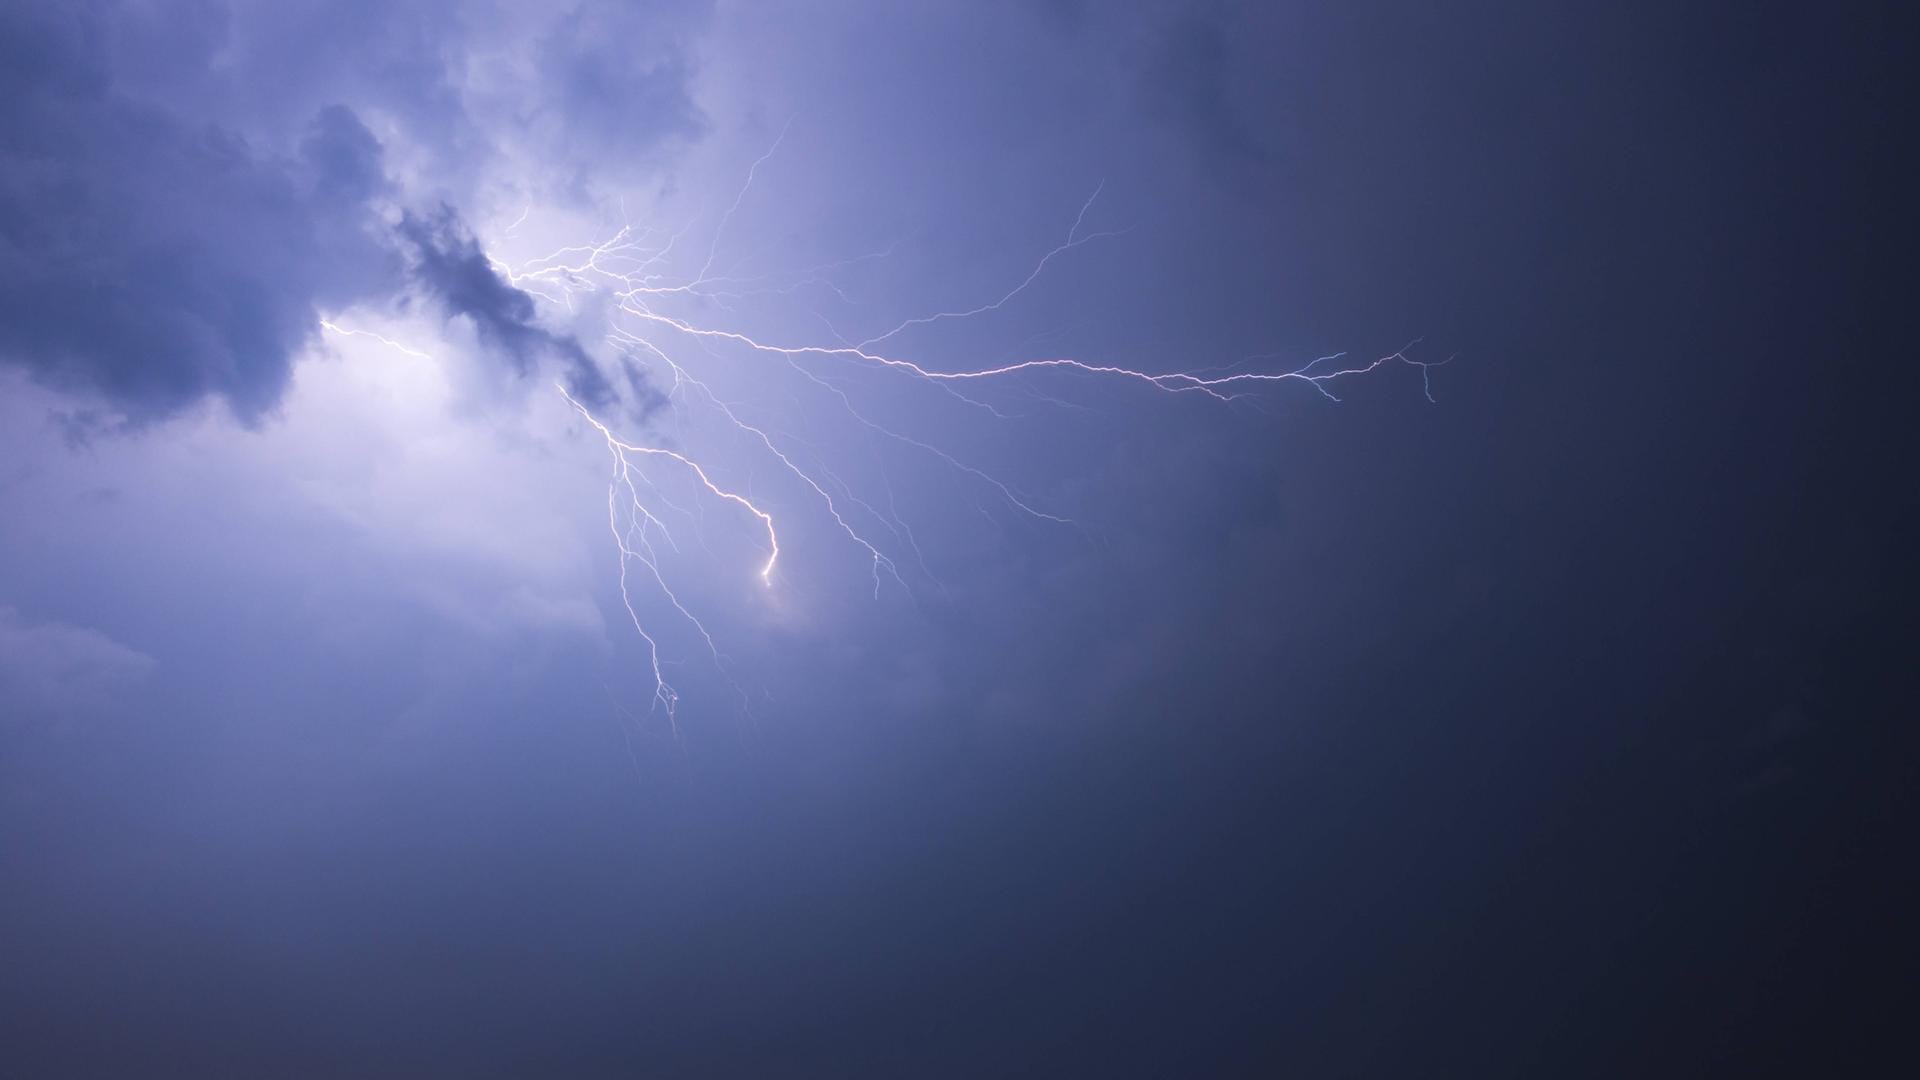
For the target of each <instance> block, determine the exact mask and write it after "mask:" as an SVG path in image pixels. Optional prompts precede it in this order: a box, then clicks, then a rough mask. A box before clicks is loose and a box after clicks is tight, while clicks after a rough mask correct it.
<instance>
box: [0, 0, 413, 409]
mask: <svg viewBox="0 0 1920 1080" xmlns="http://www.w3.org/2000/svg"><path fill="white" fill-rule="evenodd" d="M103 33H104V27H103V25H102V21H101V20H100V19H99V18H98V17H97V16H95V15H93V14H91V13H78V14H70V13H65V12H58V11H50V10H35V9H33V8H27V9H17V8H16V9H11V10H9V11H8V12H6V13H5V14H0V40H4V41H6V42H8V43H9V44H8V47H7V48H8V52H9V53H10V54H11V55H9V56H8V57H7V62H6V63H3V64H0V67H4V68H6V69H7V70H8V71H9V72H10V74H9V75H8V76H6V77H5V78H6V83H5V86H4V100H0V355H4V357H5V358H6V359H7V360H8V361H10V362H13V363H16V364H21V365H23V366H25V367H26V368H27V369H28V370H29V371H31V372H32V373H33V374H34V375H35V376H36V377H37V378H39V379H41V380H42V381H45V382H47V383H49V384H52V385H55V386H59V387H62V388H66V389H74V390H81V391H91V392H94V393H97V394H99V395H101V396H102V397H104V398H105V399H106V400H107V401H108V402H109V403H110V404H112V405H113V406H114V407H115V408H117V409H120V410H122V411H123V412H124V413H125V414H126V416H127V417H128V418H129V419H130V420H134V421H139V420H143V419H149V418H154V417H159V416H164V415H167V414H169V413H172V412H175V411H177V410H179V409H181V408H183V407H185V406H187V405H189V404H191V403H193V402H194V401H197V400H199V399H201V398H203V397H207V396H218V397H221V398H224V399H225V400H226V401H227V402H228V403H229V404H230V405H231V406H232V408H233V410H234V412H235V413H236V414H237V415H238V416H240V417H242V418H243V419H253V418H257V417H258V416H259V415H260V414H261V413H262V412H263V411H265V410H267V409H269V408H271V407H272V405H273V404H274V403H275V402H276V401H277V400H278V399H279V397H280V394H281V392H282V391H283V390H284V388H285V386H286V384H287V379H288V363H289V360H290V357H291V356H292V355H293V354H294V353H295V352H296V351H297V350H298V349H299V347H300V345H301V344H302V342H304V341H305V340H306V339H307V338H308V336H309V335H311V334H312V333H313V331H314V329H315V318H316V316H315V309H316V308H317V307H319V306H323V305H338V304H343V303H346V302H349V301H351V300H353V299H354V298H356V297H358V296H362V295H366V294H367V293H369V292H373V291H377V290H379V289H382V288H389V287H391V286H392V284H393V283H394V281H395V280H396V279H395V277H394V272H395V270H396V266H395V264H394V261H393V259H392V258H391V255H390V253H389V251H388V250H387V249H386V245H385V244H383V243H382V242H381V241H380V239H379V238H378V235H377V232H378V222H377V220H376V218H375V216H374V214H373V211H372V203H373V200H374V199H375V197H376V196H378V195H379V194H380V192H381V191H382V189H383V186H384V181H383V180H382V179H381V165H380V146H379V143H378V142H377V141H375V139H374V138H373V136H372V135H371V134H370V133H369V132H368V131H367V130H366V128H365V127H364V126H363V125H362V124H361V123H360V121H359V119H358V118H357V117H356V116H355V115H354V114H353V113H352V112H351V111H349V110H347V109H344V108H338V107H336V108H329V109H323V110H321V111H320V112H319V114H318V115H315V116H312V117H310V118H307V119H306V132H307V133H306V136H305V139H304V140H303V142H302V143H301V145H300V146H299V148H298V149H297V150H296V151H295V152H294V153H292V154H289V155H277V154H274V153H270V152H267V151H264V150H262V149H260V148H258V147H256V146H254V145H252V144H251V143H250V142H249V141H248V140H247V139H246V138H244V137H242V136H241V135H239V134H237V133H234V132H232V131H229V130H225V129H222V128H220V127H216V126H212V125H202V124H195V123H192V122H190V121H187V120H184V119H182V118H179V117H176V116H172V115H169V114H167V113H165V112H163V111H161V110H160V109H158V108H155V107H152V106H149V105H146V104H143V103H141V102H138V101H135V100H133V99H131V98H129V97H127V96H125V95H123V94H121V93H119V92H118V91H117V90H116V88H115V86H114V84H113V80H112V78H111V73H110V72H109V71H108V70H107V68H106V65H105V63H104V61H103V53H102V51H101V49H100V42H101V40H102V35H103Z"/></svg>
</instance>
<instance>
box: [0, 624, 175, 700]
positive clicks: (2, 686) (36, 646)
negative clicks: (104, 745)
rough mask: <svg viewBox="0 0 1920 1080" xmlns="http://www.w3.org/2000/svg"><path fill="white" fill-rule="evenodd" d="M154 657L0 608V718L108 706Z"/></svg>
mask: <svg viewBox="0 0 1920 1080" xmlns="http://www.w3.org/2000/svg"><path fill="white" fill-rule="evenodd" d="M154 666H155V665H154V661H153V658H152V657H150V656H148V655H146V654H145V653H142V652H139V651H137V650H135V649H130V648H128V647H127V646H125V645H122V644H121V643H119V642H117V641H115V640H113V639H112V638H110V637H108V636H107V635H105V634H102V633H101V632H100V631H98V630H93V629H90V628H88V627H84V626H70V625H68V624H66V623H61V622H36V621H34V620H31V619H28V618H26V617H25V616H23V615H21V614H20V613H19V612H18V611H15V610H14V609H13V608H11V607H4V606H0V716H5V717H12V718H15V719H42V718H46V719H59V718H69V719H70V718H72V717H75V716H82V715H86V714H89V713H93V712H96V711H98V710H100V709H103V708H105V707H107V706H108V705H110V704H112V703H113V702H114V701H115V700H116V699H117V698H119V697H120V696H121V695H122V694H123V693H124V692H125V691H126V690H127V689H128V688H130V687H132V686H133V685H135V684H137V683H139V682H140V680H142V679H144V678H146V677H147V676H148V675H149V674H151V673H152V671H153V669H154Z"/></svg>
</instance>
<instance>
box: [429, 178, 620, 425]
mask: <svg viewBox="0 0 1920 1080" xmlns="http://www.w3.org/2000/svg"><path fill="white" fill-rule="evenodd" d="M399 233H400V235H401V236H402V237H403V238H404V239H405V240H406V242H407V243H408V244H409V245H410V246H411V248H412V252H413V256H414V259H415V262H414V266H413V277H414V280H415V281H416V282H417V283H418V284H419V285H420V287H421V288H422V289H423V290H424V291H425V292H426V293H427V294H428V295H429V296H431V297H433V299H434V300H436V301H437V302H439V303H440V304H441V306H443V307H444V308H445V309H446V311H447V313H448V314H450V315H454V316H463V317H465V318H467V319H470V320H472V322H473V325H474V329H475V330H477V331H478V332H479V334H480V337H481V339H482V340H483V341H486V342H487V343H488V344H490V345H492V346H493V347H494V348H495V349H497V350H498V351H499V352H500V353H502V354H503V355H505V356H506V357H507V358H508V359H509V360H510V361H511V362H512V363H513V366H514V369H515V370H516V371H518V372H520V373H521V374H523V375H524V374H526V373H527V372H529V371H531V370H533V368H534V366H535V365H536V364H537V363H538V362H539V360H540V359H541V357H543V356H552V357H554V358H556V359H558V360H559V361H560V363H561V365H562V366H563V367H564V368H565V369H566V372H567V384H568V385H567V389H568V391H569V392H570V393H572V394H573V396H574V397H576V398H579V399H581V401H583V402H584V403H586V404H589V405H601V404H605V403H606V402H607V401H608V400H609V399H611V398H612V396H613V390H612V387H610V386H609V385H608V384H607V381H606V378H605V377H604V376H602V375H601V374H600V369H599V368H597V367H595V366H594V363H593V360H592V358H591V357H589V356H588V355H587V352H586V350H585V349H583V348H581V346H580V342H579V341H578V340H576V339H575V338H573V337H572V336H570V335H564V334H556V333H554V332H552V331H550V330H547V329H544V328H542V327H541V326H539V325H538V324H537V323H536V322H535V315H536V312H535V310H534V304H533V297H531V296H529V295H527V294H526V293H525V292H523V291H521V290H520V289H516V288H514V287H513V286H512V285H511V284H509V283H508V282H507V281H506V280H505V279H504V278H502V277H501V276H500V275H499V273H498V272H496V271H495V270H494V268H493V265H492V264H491V263H489V262H488V261H487V256H486V253H485V252H482V251H481V250H480V245H479V243H478V242H477V241H476V240H475V239H474V238H473V234H472V233H471V232H469V231H468V229H467V227H466V225H465V223H464V222H462V221H461V220H460V216H459V214H457V213H455V212H454V210H453V209H452V208H451V207H448V206H442V207H440V209H439V210H438V211H436V212H434V213H432V214H428V215H421V214H413V213H409V214H406V215H404V216H403V217H402V218H401V221H400V228H399Z"/></svg>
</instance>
